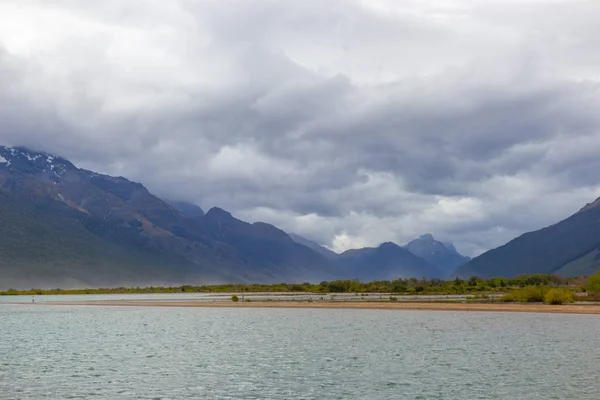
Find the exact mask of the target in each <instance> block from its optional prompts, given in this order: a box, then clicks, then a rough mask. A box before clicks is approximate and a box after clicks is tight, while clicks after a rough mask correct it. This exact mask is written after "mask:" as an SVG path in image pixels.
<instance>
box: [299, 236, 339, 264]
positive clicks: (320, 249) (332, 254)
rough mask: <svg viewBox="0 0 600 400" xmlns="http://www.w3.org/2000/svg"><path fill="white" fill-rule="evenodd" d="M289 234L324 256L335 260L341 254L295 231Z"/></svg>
mask: <svg viewBox="0 0 600 400" xmlns="http://www.w3.org/2000/svg"><path fill="white" fill-rule="evenodd" d="M288 236H289V237H290V238H291V239H292V240H293V241H294V242H296V243H299V244H301V245H304V246H306V247H308V248H309V249H312V250H313V251H315V252H317V253H319V254H321V255H322V256H324V257H327V258H328V259H330V260H334V259H335V258H337V257H338V256H339V254H338V253H336V252H334V251H331V250H329V249H328V248H327V247H324V246H321V245H320V244H318V243H315V242H313V241H312V240H308V239H306V238H303V237H302V236H300V235H296V234H295V233H288Z"/></svg>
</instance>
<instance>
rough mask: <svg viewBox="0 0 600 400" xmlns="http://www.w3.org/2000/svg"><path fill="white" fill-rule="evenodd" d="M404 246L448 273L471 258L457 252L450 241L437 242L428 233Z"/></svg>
mask: <svg viewBox="0 0 600 400" xmlns="http://www.w3.org/2000/svg"><path fill="white" fill-rule="evenodd" d="M404 248H405V249H407V250H408V251H410V252H411V253H413V254H414V255H416V256H418V257H421V258H422V259H424V260H425V261H427V262H429V263H430V264H432V265H435V266H437V267H439V268H440V270H441V271H445V272H446V273H447V274H448V275H450V273H451V272H453V271H454V270H456V268H457V267H458V266H460V265H463V264H466V263H467V262H469V261H470V260H471V258H469V257H465V256H463V255H461V254H460V253H458V251H456V248H455V247H454V245H452V244H451V243H449V244H444V243H442V242H438V241H437V240H435V239H434V237H433V236H432V235H431V234H429V233H428V234H425V235H421V236H420V237H419V238H418V239H414V240H411V241H410V242H408V244H407V245H406V246H404Z"/></svg>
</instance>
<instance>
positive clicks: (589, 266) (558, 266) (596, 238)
mask: <svg viewBox="0 0 600 400" xmlns="http://www.w3.org/2000/svg"><path fill="white" fill-rule="evenodd" d="M598 269H600V199H597V200H596V201H594V202H592V203H589V204H587V205H586V206H585V207H583V208H582V209H581V210H580V211H579V212H577V213H576V214H574V215H572V216H571V217H569V218H567V219H566V220H564V221H562V222H559V223H557V224H555V225H552V226H549V227H547V228H544V229H541V230H539V231H535V232H530V233H526V234H524V235H522V236H519V237H518V238H516V239H513V240H511V241H510V242H508V243H507V244H505V245H504V246H501V247H498V248H497V249H494V250H490V251H488V252H486V253H484V254H482V255H481V256H479V257H475V258H474V259H473V260H471V261H470V262H469V263H467V264H465V265H463V266H461V267H459V268H458V269H457V271H456V274H457V275H459V276H463V277H468V276H472V275H477V276H480V277H491V276H506V277H512V276H516V275H520V274H532V273H555V274H558V275H562V276H577V275H589V274H591V273H593V272H594V271H596V270H598Z"/></svg>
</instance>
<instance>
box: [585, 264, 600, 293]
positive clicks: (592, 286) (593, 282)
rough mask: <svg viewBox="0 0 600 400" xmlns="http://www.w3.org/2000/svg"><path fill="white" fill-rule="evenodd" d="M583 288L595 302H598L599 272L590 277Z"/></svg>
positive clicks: (599, 290) (599, 288) (599, 289)
mask: <svg viewBox="0 0 600 400" xmlns="http://www.w3.org/2000/svg"><path fill="white" fill-rule="evenodd" d="M584 288H585V291H586V292H588V293H589V294H591V295H592V297H593V298H594V299H595V300H598V296H599V295H600V271H598V272H596V273H595V274H594V275H592V276H590V278H589V279H588V281H587V283H586V284H585V286H584Z"/></svg>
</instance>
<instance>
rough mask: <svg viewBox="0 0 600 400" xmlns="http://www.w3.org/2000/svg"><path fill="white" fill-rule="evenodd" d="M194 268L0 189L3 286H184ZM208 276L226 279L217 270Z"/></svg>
mask: <svg viewBox="0 0 600 400" xmlns="http://www.w3.org/2000/svg"><path fill="white" fill-rule="evenodd" d="M194 268H195V265H194V264H193V263H191V262H189V261H188V260H186V259H185V258H182V257H179V256H176V255H172V254H165V253H163V252H160V251H158V250H155V249H150V248H145V247H141V246H140V247H136V246H129V245H120V244H118V243H115V242H111V241H107V240H104V239H103V238H101V237H99V236H97V235H95V234H93V233H92V232H90V231H89V230H87V229H85V228H84V227H83V226H82V225H81V223H80V222H79V221H77V220H75V219H71V218H64V217H61V216H56V215H52V214H51V213H47V212H43V211H40V210H38V209H36V208H35V207H33V206H32V205H29V204H26V203H24V202H23V201H22V200H20V199H16V198H14V197H13V196H11V195H9V194H7V193H5V192H2V191H0V289H8V288H10V287H13V288H30V287H46V288H48V287H84V286H86V287H90V286H94V287H96V286H120V285H127V286H136V285H144V286H145V285H153V284H154V285H156V284H183V283H185V282H186V281H187V280H193V279H195V278H197V274H195V273H194ZM203 278H205V279H212V280H215V281H219V280H222V278H221V277H220V276H219V274H218V273H216V272H215V273H214V274H210V273H206V274H204V276H203Z"/></svg>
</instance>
